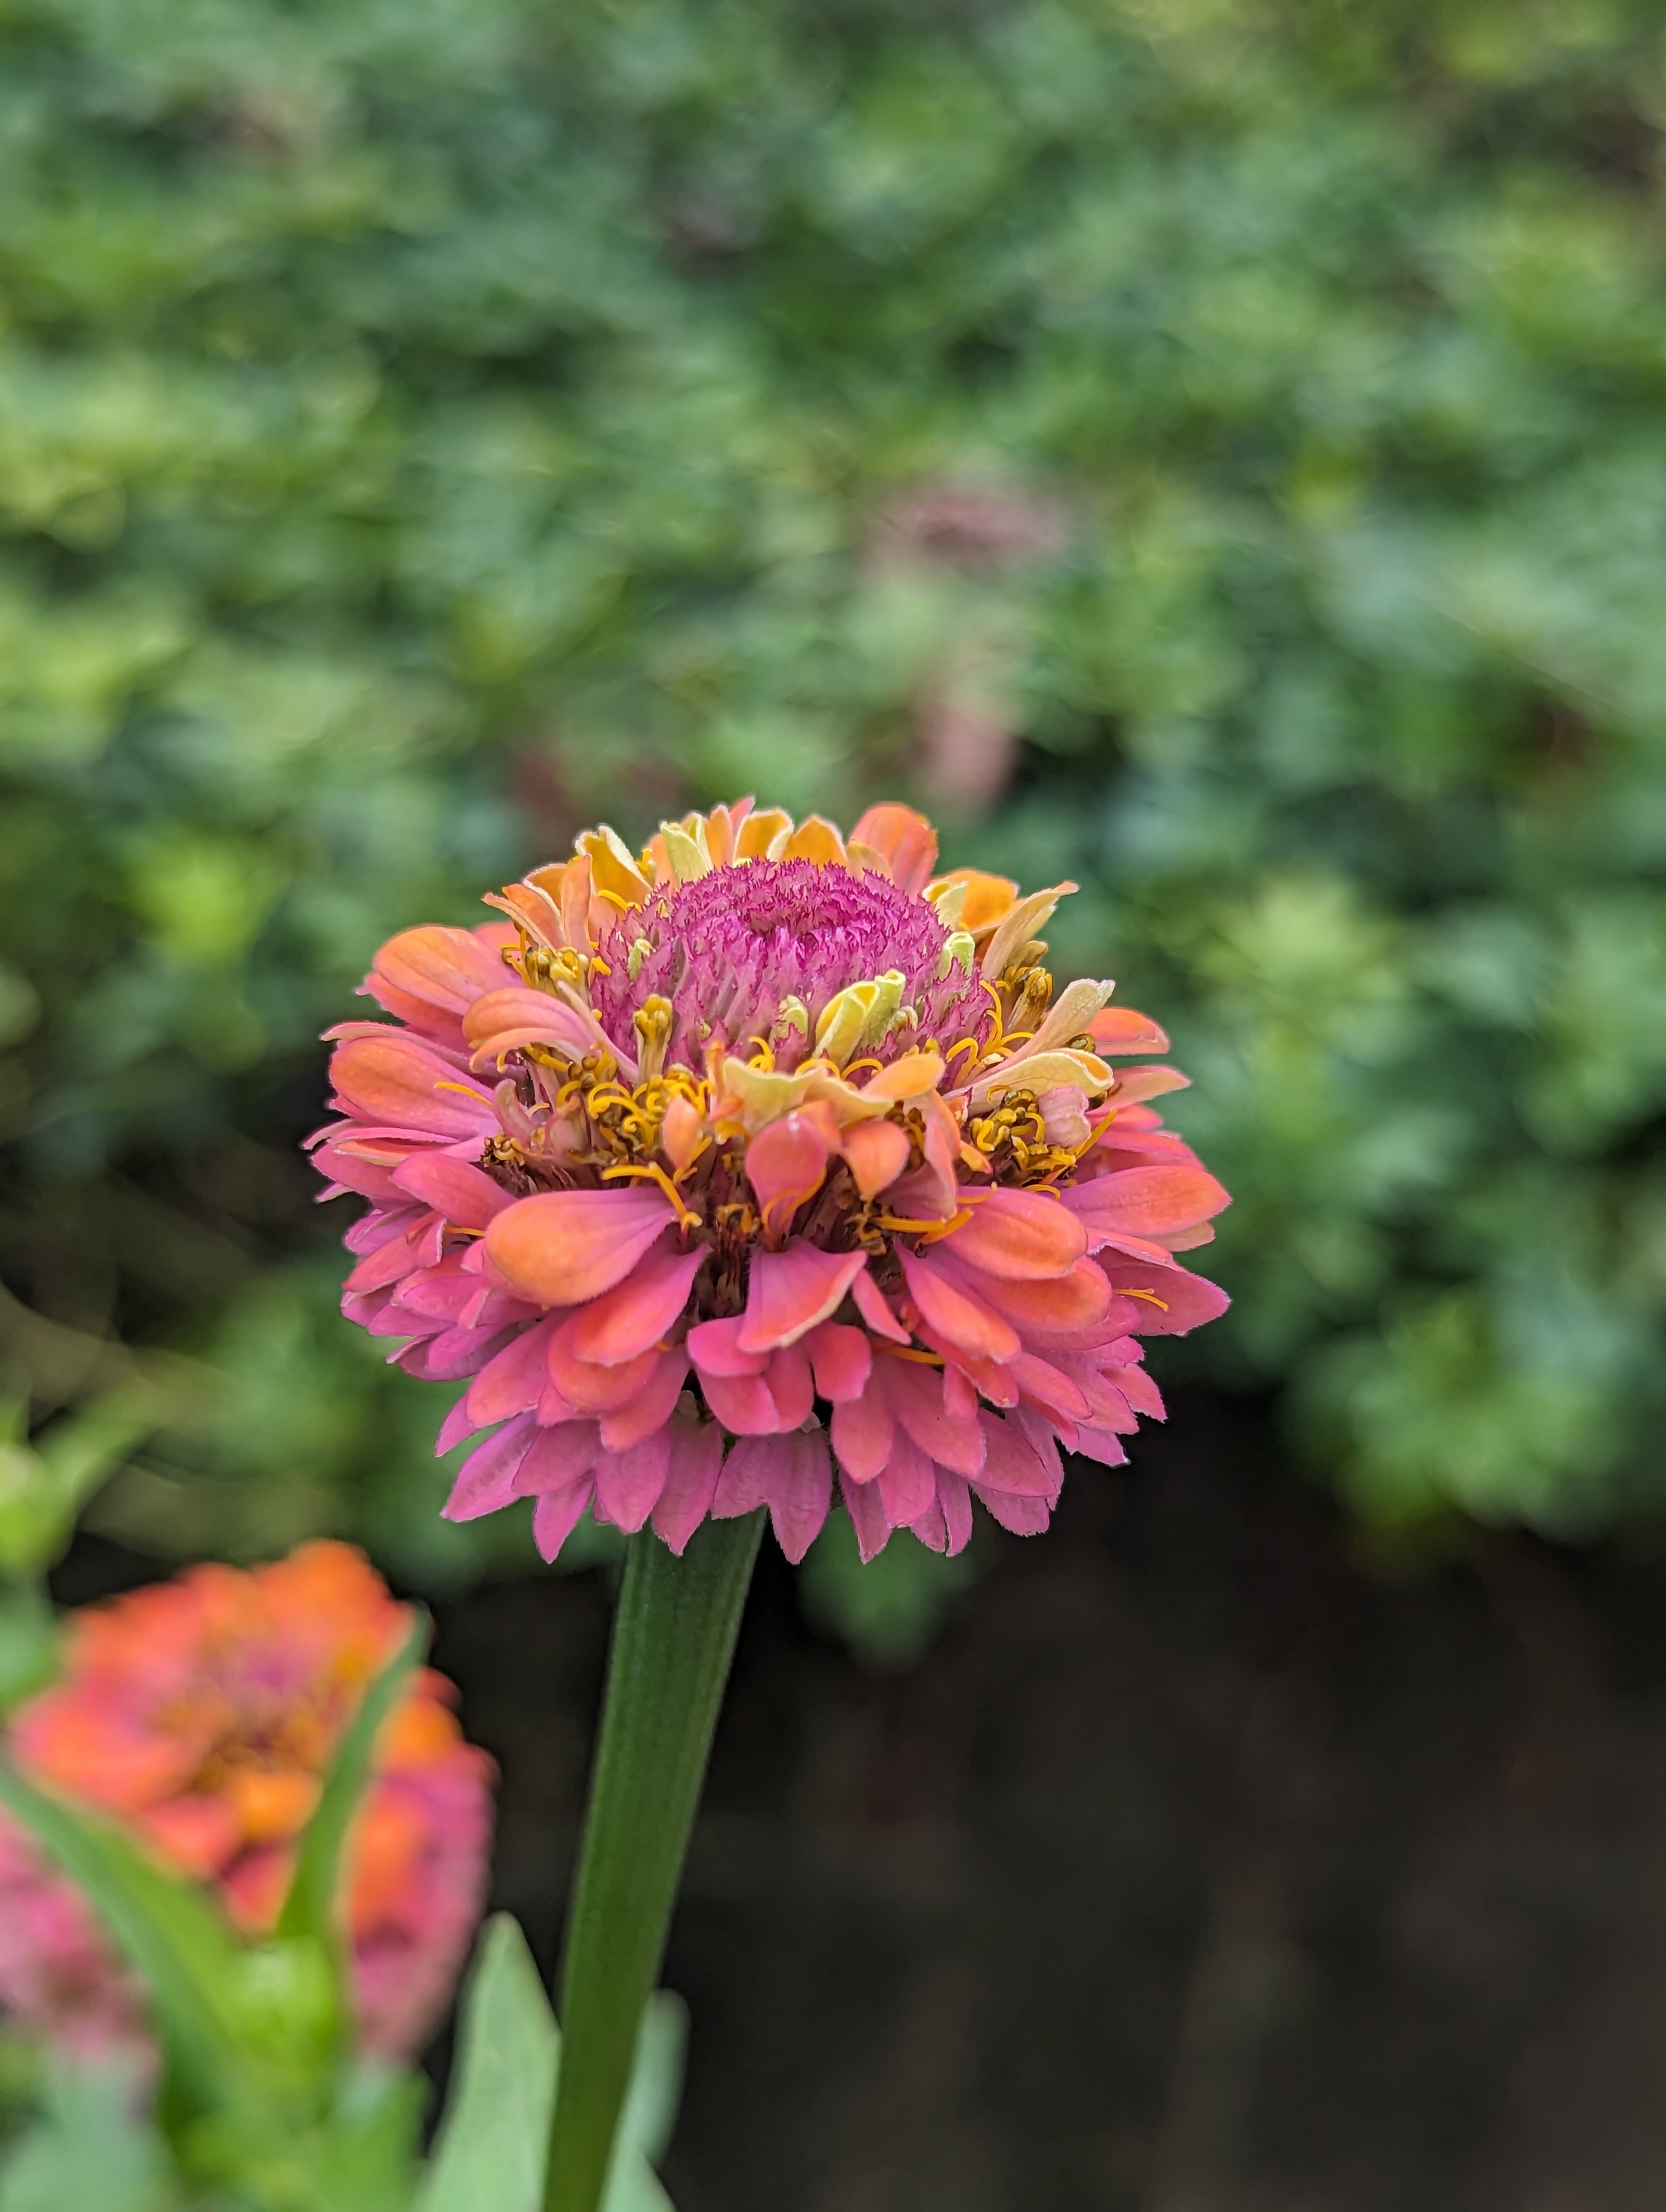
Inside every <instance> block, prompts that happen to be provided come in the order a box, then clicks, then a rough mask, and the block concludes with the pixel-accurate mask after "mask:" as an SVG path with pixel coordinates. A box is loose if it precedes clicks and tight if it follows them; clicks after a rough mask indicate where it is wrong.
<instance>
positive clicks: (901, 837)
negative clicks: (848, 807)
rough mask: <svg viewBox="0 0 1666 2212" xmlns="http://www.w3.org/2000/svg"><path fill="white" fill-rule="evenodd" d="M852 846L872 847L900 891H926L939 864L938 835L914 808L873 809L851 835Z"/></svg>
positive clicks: (888, 806)
mask: <svg viewBox="0 0 1666 2212" xmlns="http://www.w3.org/2000/svg"><path fill="white" fill-rule="evenodd" d="M850 842H851V843H852V844H853V845H856V844H860V845H870V846H872V847H873V850H874V851H875V852H876V853H879V854H881V855H882V856H883V858H884V860H885V864H886V866H888V867H889V868H890V870H891V881H892V882H893V883H894V884H896V885H897V889H898V890H904V891H913V892H915V893H916V894H917V893H919V892H921V891H923V890H925V888H926V885H927V883H928V882H929V880H930V878H931V872H932V870H933V867H934V866H936V863H937V832H936V830H935V829H933V828H932V825H931V823H929V822H927V819H926V817H925V816H924V815H923V814H916V813H915V811H914V809H913V808H912V807H911V806H898V805H895V804H894V803H892V802H890V801H887V802H886V803H885V804H884V805H879V806H870V807H869V808H868V810H867V812H866V814H864V815H863V817H862V818H861V820H860V822H859V823H857V824H856V826H855V828H854V829H853V830H852V831H851V833H850Z"/></svg>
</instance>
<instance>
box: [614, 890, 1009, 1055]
mask: <svg viewBox="0 0 1666 2212" xmlns="http://www.w3.org/2000/svg"><path fill="white" fill-rule="evenodd" d="M948 945H949V932H948V931H947V930H946V929H945V927H943V924H942V923H941V922H940V921H939V920H938V917H937V913H936V909H935V908H933V906H932V905H931V903H930V902H929V901H928V900H926V899H923V898H917V897H915V896H912V895H911V894H909V892H906V891H902V890H898V889H897V886H896V885H895V884H891V883H888V882H886V881H885V878H884V877H882V876H877V875H857V874H854V873H853V872H850V871H849V870H847V869H844V868H825V867H820V866H818V865H817V864H816V863H815V862H814V861H813V860H748V861H745V862H744V863H743V864H742V865H741V866H738V867H730V868H718V869H714V870H713V872H712V873H711V874H710V875H708V876H702V877H701V878H699V879H698V880H697V881H696V882H694V883H688V884H678V885H676V886H675V888H673V889H668V890H662V891H660V894H659V895H658V896H657V897H656V898H655V899H654V901H653V902H652V903H651V904H649V905H648V906H646V907H639V908H633V909H632V911H631V912H629V914H627V915H623V917H622V918H621V920H620V921H618V922H617V923H616V924H615V926H614V927H613V928H612V929H611V931H610V932H609V933H608V934H607V936H606V937H605V939H603V940H602V942H601V944H600V945H599V947H598V948H597V949H598V953H599V959H598V961H597V962H596V963H595V965H594V966H593V969H592V974H591V986H590V989H591V1003H592V1004H593V1006H594V1007H595V1010H596V1013H597V1016H598V1018H599V1020H600V1022H601V1025H602V1027H603V1029H604V1030H605V1031H606V1032H607V1034H608V1035H609V1036H611V1038H613V1040H614V1041H615V1042H616V1043H617V1044H619V1045H621V1046H623V1047H624V1048H626V1049H633V1048H634V1045H635V1038H634V1036H633V1031H632V1017H633V1016H634V1015H635V1012H636V1011H637V1009H638V1008H639V1007H641V1006H642V1005H643V1004H644V1003H645V1002H646V1001H647V1000H648V999H649V998H651V997H655V998H661V999H664V1000H668V1001H669V1003H670V1005H671V1007H672V1013H673V1016H674V1024H673V1027H672V1033H671V1037H670V1040H669V1042H668V1046H667V1051H666V1058H667V1060H672V1061H676V1060H680V1061H681V1062H682V1063H683V1064H684V1066H699V1065H701V1063H702V1059H703V1055H704V1051H705V1047H706V1043H707V1041H708V1039H709V1038H710V1037H711V1036H714V1034H716V1033H717V1032H718V1031H720V1030H721V1033H722V1036H723V1037H724V1039H725V1041H726V1042H727V1043H729V1044H731V1045H737V1046H739V1045H744V1044H746V1043H748V1042H751V1040H752V1039H754V1038H757V1039H758V1040H760V1041H762V1040H764V1039H768V1040H769V1042H770V1043H771V1044H772V1045H773V1047H774V1049H775V1064H776V1066H780V1067H782V1068H792V1067H795V1066H797V1065H798V1064H799V1062H800V1060H803V1059H805V1058H806V1057H807V1056H808V1054H809V1052H810V1050H811V1042H810V1041H811V1039H812V1038H813V1036H814V1035H815V1027H816V1023H817V1021H818V1018H819V1017H820V1016H821V1014H822V1012H824V1009H825V1008H826V1006H828V1004H829V1003H830V1000H833V999H835V998H836V997H837V996H838V994H839V993H840V992H841V991H843V990H847V989H848V988H849V987H850V986H851V985H852V984H853V983H860V982H866V981H869V980H870V979H871V978H873V977H874V976H877V975H884V974H885V973H887V972H894V973H897V974H900V975H901V976H902V977H903V989H902V1001H901V1003H902V1006H903V1007H904V1008H906V1009H908V1012H907V1013H906V1014H905V1015H904V1016H903V1018H901V1019H900V1020H899V1021H898V1022H897V1026H896V1028H895V1029H894V1030H892V1031H891V1034H890V1035H889V1036H887V1037H885V1038H884V1039H882V1040H880V1041H879V1042H878V1043H877V1044H876V1045H875V1046H874V1047H873V1054H874V1057H875V1058H876V1059H879V1060H891V1059H894V1058H895V1057H896V1056H897V1054H898V1053H900V1052H905V1051H908V1050H909V1049H910V1048H912V1046H913V1045H914V1044H915V1043H916V1042H918V1041H919V1039H920V1038H921V1036H934V1035H941V1034H946V1033H951V1032H952V1034H953V1035H955V1036H964V1035H968V1034H977V1033H979V1032H980V1031H981V1030H982V1028H984V1027H986V1026H987V1024H988V1018H989V1014H990V1012H991V1005H990V1000H989V997H988V993H987V992H985V991H984V990H983V988H982V986H981V985H980V984H979V983H978V982H977V981H976V980H975V978H974V977H972V976H971V975H970V974H969V973H968V972H967V970H966V969H965V968H964V966H963V965H961V964H960V963H958V962H956V961H954V960H952V959H951V958H949V957H947V948H948ZM798 1010H801V1012H800V1011H798Z"/></svg>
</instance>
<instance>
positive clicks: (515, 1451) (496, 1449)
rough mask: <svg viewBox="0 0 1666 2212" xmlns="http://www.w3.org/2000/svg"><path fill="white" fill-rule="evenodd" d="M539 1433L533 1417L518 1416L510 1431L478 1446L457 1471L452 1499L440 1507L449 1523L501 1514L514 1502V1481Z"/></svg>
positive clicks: (520, 1414)
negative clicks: (483, 1515) (530, 1445)
mask: <svg viewBox="0 0 1666 2212" xmlns="http://www.w3.org/2000/svg"><path fill="white" fill-rule="evenodd" d="M537 1433H538V1430H537V1425H536V1423H535V1422H534V1421H533V1419H532V1415H531V1414H530V1413H518V1414H517V1415H516V1416H515V1418H514V1420H513V1421H511V1422H510V1423H509V1424H508V1426H507V1427H505V1428H502V1429H500V1430H499V1431H497V1433H496V1436H492V1437H487V1439H486V1441H485V1443H483V1444H480V1445H478V1446H477V1448H476V1449H474V1450H473V1451H471V1453H470V1454H469V1455H468V1457H467V1458H466V1459H465V1461H464V1462H463V1464H462V1466H461V1467H460V1468H459V1470H458V1474H457V1480H456V1481H455V1482H454V1483H453V1485H452V1488H451V1496H450V1497H449V1498H447V1500H446V1502H445V1504H443V1505H442V1506H441V1509H440V1511H441V1518H442V1519H444V1520H447V1521H477V1520H478V1519H479V1518H480V1516H481V1515H482V1514H483V1513H497V1512H501V1511H502V1509H503V1507H504V1506H506V1505H508V1504H511V1503H512V1502H513V1500H514V1478H515V1474H516V1471H517V1470H518V1469H519V1468H520V1462H521V1461H522V1460H523V1459H525V1457H526V1448H527V1446H528V1445H529V1444H530V1443H532V1438H533V1437H534V1436H536V1434H537Z"/></svg>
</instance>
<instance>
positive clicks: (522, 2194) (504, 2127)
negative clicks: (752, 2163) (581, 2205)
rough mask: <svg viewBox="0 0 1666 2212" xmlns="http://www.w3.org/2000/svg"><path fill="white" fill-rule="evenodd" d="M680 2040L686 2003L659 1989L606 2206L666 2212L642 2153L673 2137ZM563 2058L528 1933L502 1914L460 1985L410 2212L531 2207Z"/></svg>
mask: <svg viewBox="0 0 1666 2212" xmlns="http://www.w3.org/2000/svg"><path fill="white" fill-rule="evenodd" d="M687 2045H688V2014H687V2008H685V2007H684V2004H683V2002H682V2000H681V1999H680V1998H679V1997H675V1996H670V1995H668V1994H666V1992H663V1991H661V1992H660V1994H658V1995H657V1996H654V1998H653V2000H652V2001H651V2002H650V2003H649V2006H648V2011H647V2013H646V2014H645V2015H644V2017H643V2021H642V2030H641V2041H640V2043H639V2044H638V2045H637V2051H636V2063H635V2072H634V2074H633V2075H632V2077H631V2084H630V2093H629V2097H628V2098H627V2100H626V2102H625V2109H624V2113H623V2118H622V2120H621V2122H620V2128H619V2142H618V2148H617V2151H616V2153H615V2156H614V2161H613V2170H612V2172H611V2176H610V2179H609V2183H608V2191H607V2195H606V2197H605V2212H672V2206H671V2200H670V2198H669V2197H667V2196H666V2192H665V2190H664V2188H663V2187H662V2186H661V2185H660V2181H659V2179H658V2178H657V2177H656V2176H655V2174H654V2170H653V2167H652V2166H651V2164H650V2163H649V2161H650V2160H652V2159H654V2158H657V2157H659V2155H660V2153H661V2152H662V2151H663V2149H664V2148H665V2146H666V2142H667V2141H668V2140H669V2137H670V2135H671V2130H672V2123H673V2121H674V2120H675V2118H676V2116H677V2106H678V2100H679V2098H680V2096H681V2093H682V2086H683V2063H684V2052H685V2051H686V2049H687ZM560 2057H561V2034H560V2031H559V2029H558V2028H557V2027H556V2021H555V2016H554V2015H553V2014H552V2013H551V2011H550V2000H549V1998H548V1997H547V1996H545V1994H544V1985H543V1984H542V1983H541V1982H540V1980H539V1979H538V1968H537V1967H536V1966H534V1965H533V1963H532V1954H531V1952H530V1951H528V1949H527V1948H526V1937H525V1936H523V1935H522V1934H521V1932H520V1928H519V1927H518V1926H517V1925H516V1923H514V1920H513V1919H511V1918H510V1917H509V1916H508V1914H507V1913H499V1914H498V1915H496V1917H494V1918H493V1919H492V1920H490V1921H489V1922H488V1923H487V1925H486V1929H485V1932H484V1934H483V1936H482V1938H481V1941H480V1945H479V1948H478V1949H477V1952H476V1954H475V1964H474V1968H473V1971H472V1972H471V1975H470V1977H469V1985H468V1988H467V1990H466V1991H465V1994H464V1998H463V2007H462V2017H461V2022H460V2026H459V2034H458V2054H457V2062H456V2069H457V2070H456V2073H455V2075H454V2076H453V2085H452V2093H451V2098H450V2100H449V2102H448V2104H447V2108H446V2114H445V2118H444V2119H443V2120H442V2121H441V2126H440V2132H439V2136H438V2138H437V2140H436V2142H435V2151H434V2155H433V2158H432V2160H430V2161H429V2169H428V2172H427V2174H426V2176H425V2177H424V2179H423V2187H422V2190H421V2192H420V2194H419V2196H418V2199H417V2212H483V2208H484V2207H486V2206H489V2207H490V2208H491V2212H538V2204H539V2202H540V2199H541V2196H542V2191H543V2185H544V2158H545V2154H546V2152H547V2149H548V2143H549V2133H550V2109H551V2107H552V2106H553V2104H554V2102H555V2092H556V2074H557V2072H558V2070H559V2066H560Z"/></svg>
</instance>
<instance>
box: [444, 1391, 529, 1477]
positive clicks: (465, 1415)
mask: <svg viewBox="0 0 1666 2212" xmlns="http://www.w3.org/2000/svg"><path fill="white" fill-rule="evenodd" d="M477 1379H478V1378H477ZM518 1410H522V1411H524V1410H525V1409H524V1408H520V1409H518ZM486 1426H488V1424H487V1423H486V1422H484V1421H477V1420H476V1419H475V1418H474V1415H473V1414H472V1413H470V1411H469V1401H468V1398H467V1396H466V1395H465V1396H463V1397H461V1398H459V1400H458V1401H457V1402H456V1404H455V1405H454V1406H453V1407H452V1409H451V1411H450V1413H447V1415H446V1418H445V1419H444V1420H443V1421H441V1424H440V1433H439V1435H438V1436H437V1437H435V1439H434V1456H435V1459H443V1458H444V1457H445V1455H446V1454H447V1452H448V1451H453V1450H454V1449H456V1447H457V1446H458V1445H459V1444H460V1443H462V1441H463V1439H464V1437H471V1436H472V1435H473V1434H474V1432H475V1431H476V1430H477V1429H481V1428H485V1427H486Z"/></svg>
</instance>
